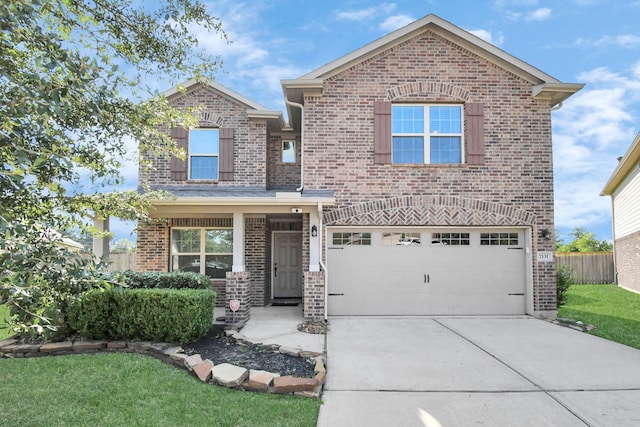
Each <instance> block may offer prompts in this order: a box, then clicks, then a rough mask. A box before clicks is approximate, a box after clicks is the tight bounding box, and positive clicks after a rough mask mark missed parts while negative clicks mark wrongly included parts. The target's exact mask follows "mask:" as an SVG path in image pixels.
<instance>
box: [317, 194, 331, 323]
mask: <svg viewBox="0 0 640 427" xmlns="http://www.w3.org/2000/svg"><path fill="white" fill-rule="evenodd" d="M318 245H319V246H320V248H319V249H320V256H319V258H318V261H319V262H320V268H322V271H324V320H325V322H326V321H327V318H328V314H327V303H328V302H329V301H328V298H329V289H328V288H327V285H328V283H329V272H328V271H327V266H326V265H325V264H324V262H322V249H324V245H323V242H322V202H318Z"/></svg>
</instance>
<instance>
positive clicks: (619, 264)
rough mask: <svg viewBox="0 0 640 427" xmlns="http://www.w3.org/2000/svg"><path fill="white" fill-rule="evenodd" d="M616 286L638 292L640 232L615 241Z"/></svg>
mask: <svg viewBox="0 0 640 427" xmlns="http://www.w3.org/2000/svg"><path fill="white" fill-rule="evenodd" d="M615 252H616V253H615V256H616V270H617V274H618V284H619V285H620V286H623V287H625V288H627V289H631V290H633V291H636V292H640V274H639V272H640V231H636V232H635V233H632V234H629V235H627V236H624V237H621V238H619V239H616V241H615Z"/></svg>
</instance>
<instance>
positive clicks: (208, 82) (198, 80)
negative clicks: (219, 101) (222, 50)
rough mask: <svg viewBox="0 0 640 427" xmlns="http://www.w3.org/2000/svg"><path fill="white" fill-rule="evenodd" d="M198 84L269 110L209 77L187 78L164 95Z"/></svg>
mask: <svg viewBox="0 0 640 427" xmlns="http://www.w3.org/2000/svg"><path fill="white" fill-rule="evenodd" d="M197 84H202V85H205V86H209V87H211V88H213V89H215V90H216V91H218V92H220V93H222V94H223V95H225V96H227V97H229V98H231V99H234V100H236V101H238V102H240V103H241V104H244V105H245V106H247V107H248V108H250V109H252V110H264V111H266V110H268V108H267V107H265V106H263V105H260V104H258V103H257V102H255V101H252V100H251V99H249V98H247V97H246V96H244V95H241V94H239V93H238V92H236V91H234V90H231V89H229V88H228V87H225V86H223V85H221V84H220V83H217V82H215V81H213V80H211V79H207V78H195V77H194V78H192V79H189V80H187V81H186V82H184V83H181V84H179V85H177V86H175V87H173V88H171V89H169V90H166V91H164V92H163V93H162V95H164V96H165V97H166V98H169V97H171V96H174V95H176V94H182V93H184V92H185V91H186V90H187V89H189V88H191V87H192V86H195V85H197Z"/></svg>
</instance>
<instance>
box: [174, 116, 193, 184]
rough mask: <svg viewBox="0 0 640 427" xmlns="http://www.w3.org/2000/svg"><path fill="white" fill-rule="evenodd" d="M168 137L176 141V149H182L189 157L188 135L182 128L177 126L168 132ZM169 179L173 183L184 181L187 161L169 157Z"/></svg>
mask: <svg viewBox="0 0 640 427" xmlns="http://www.w3.org/2000/svg"><path fill="white" fill-rule="evenodd" d="M169 135H170V136H171V137H172V138H173V139H174V140H175V141H176V145H177V146H178V148H182V149H184V151H185V152H186V153H187V158H188V157H189V153H188V151H189V141H188V136H189V133H188V132H187V130H186V129H185V128H183V127H182V126H177V127H174V128H171V129H170V130H169ZM171 179H173V180H174V181H185V180H186V179H187V160H186V159H185V160H182V159H179V158H177V157H176V156H171Z"/></svg>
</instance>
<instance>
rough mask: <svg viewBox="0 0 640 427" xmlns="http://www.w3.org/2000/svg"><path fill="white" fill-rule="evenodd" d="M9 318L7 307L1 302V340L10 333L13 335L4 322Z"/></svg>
mask: <svg viewBox="0 0 640 427" xmlns="http://www.w3.org/2000/svg"><path fill="white" fill-rule="evenodd" d="M8 318H9V308H8V307H7V306H6V305H4V304H2V305H0V340H3V339H5V338H7V337H9V336H11V335H13V332H11V329H9V328H8V327H7V324H6V323H5V319H8Z"/></svg>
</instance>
